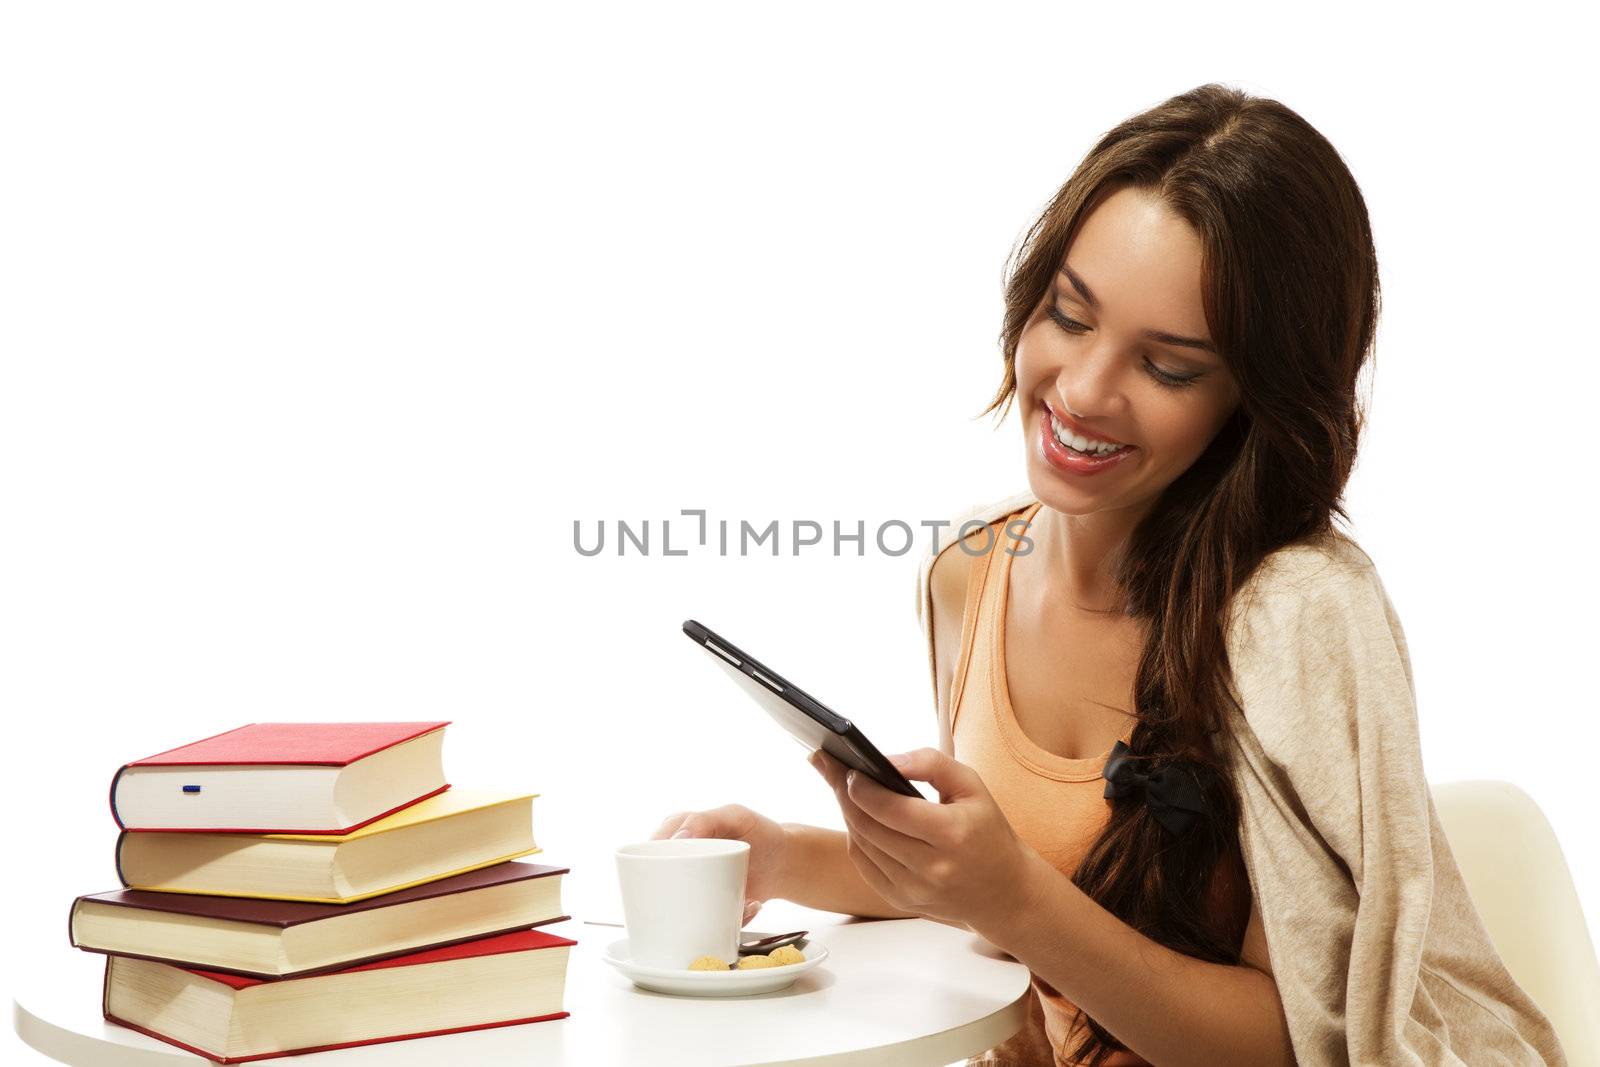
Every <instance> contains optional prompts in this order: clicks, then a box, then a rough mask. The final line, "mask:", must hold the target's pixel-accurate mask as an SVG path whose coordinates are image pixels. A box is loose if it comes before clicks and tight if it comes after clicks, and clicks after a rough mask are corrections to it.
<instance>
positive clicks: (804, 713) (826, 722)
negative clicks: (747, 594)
mask: <svg viewBox="0 0 1600 1067" xmlns="http://www.w3.org/2000/svg"><path fill="white" fill-rule="evenodd" d="M683 632H684V633H685V634H686V635H688V637H689V640H691V641H693V642H694V643H695V644H697V645H699V646H700V647H701V648H703V649H705V650H706V655H708V656H710V657H711V659H712V660H713V661H714V662H715V663H716V664H717V665H718V666H720V667H721V668H722V669H723V670H724V671H726V672H727V673H728V676H729V677H731V678H732V679H733V680H734V681H735V682H737V683H738V685H739V688H741V689H743V690H744V691H745V692H746V693H749V694H750V695H751V696H752V697H754V698H755V701H756V703H758V704H760V705H761V706H762V707H763V708H766V709H767V714H769V715H771V716H772V717H773V718H774V719H776V720H777V721H778V724H779V725H780V726H782V727H783V728H784V729H785V730H788V731H789V733H790V735H791V736H793V737H794V739H795V740H796V741H798V742H800V744H801V745H802V746H804V747H805V749H806V750H807V751H808V752H809V751H813V750H815V749H819V748H820V749H825V750H827V753H828V754H829V755H830V756H832V757H833V758H834V759H836V760H838V761H839V762H840V763H843V764H844V765H845V766H847V767H854V768H855V769H856V770H858V771H860V772H861V773H863V774H866V775H869V776H870V777H871V778H872V779H873V781H875V782H877V783H878V784H879V785H881V786H883V787H884V788H885V789H891V790H893V791H894V792H896V793H899V794H901V795H902V796H908V797H916V798H918V799H919V800H926V799H928V798H927V797H925V796H923V795H922V793H921V791H919V790H918V789H917V787H916V786H914V785H912V784H911V783H910V782H909V781H907V780H906V777H905V775H903V774H901V773H900V772H899V770H897V769H896V768H895V765H894V764H892V763H890V762H889V761H888V760H887V759H885V758H884V756H883V753H881V752H879V751H878V749H877V746H876V745H874V744H873V743H872V742H871V741H868V740H867V735H866V734H864V733H862V732H861V730H860V728H859V727H857V726H856V724H855V723H853V722H851V721H850V720H849V719H843V718H840V717H839V716H838V715H835V714H834V713H833V712H832V711H831V710H829V709H828V708H827V707H826V706H825V705H824V704H823V703H822V702H821V701H819V700H817V699H816V698H815V697H813V696H811V695H810V694H809V693H807V692H806V691H805V690H803V689H801V688H800V687H798V686H796V685H794V684H793V683H791V682H789V681H788V680H787V679H785V678H784V677H783V676H782V675H781V674H779V673H778V672H777V671H774V670H772V669H771V668H770V667H768V666H766V665H765V664H764V663H762V662H761V661H760V660H758V659H756V658H755V657H754V656H751V655H750V654H749V653H747V652H745V651H743V650H742V649H739V648H737V647H735V646H734V645H733V643H732V642H730V641H727V640H726V639H724V638H722V637H721V636H719V635H718V634H716V633H714V632H713V631H711V630H709V629H707V628H706V627H704V626H701V625H700V624H699V623H698V622H695V621H694V620H693V619H690V620H688V621H687V622H685V623H684V624H683Z"/></svg>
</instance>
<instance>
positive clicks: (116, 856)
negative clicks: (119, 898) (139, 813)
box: [111, 830, 128, 889]
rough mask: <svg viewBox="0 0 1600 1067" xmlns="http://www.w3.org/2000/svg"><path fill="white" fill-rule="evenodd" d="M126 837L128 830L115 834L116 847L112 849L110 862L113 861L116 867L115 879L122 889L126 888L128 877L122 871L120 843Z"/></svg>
mask: <svg viewBox="0 0 1600 1067" xmlns="http://www.w3.org/2000/svg"><path fill="white" fill-rule="evenodd" d="M127 839H128V831H126V830H124V831H122V832H121V833H120V834H118V835H117V847H116V848H115V849H114V850H112V853H111V856H112V862H113V863H115V864H116V867H117V881H119V882H121V883H122V888H124V889H127V888H128V879H127V876H125V875H124V874H123V873H122V843H123V842H124V841H126V840H127Z"/></svg>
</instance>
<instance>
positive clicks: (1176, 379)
mask: <svg viewBox="0 0 1600 1067" xmlns="http://www.w3.org/2000/svg"><path fill="white" fill-rule="evenodd" d="M1048 314H1049V316H1050V319H1051V321H1052V322H1054V323H1055V324H1056V325H1057V326H1059V327H1061V328H1062V329H1063V330H1065V331H1066V332H1067V333H1070V334H1074V335H1077V334H1083V333H1087V332H1088V330H1089V327H1087V326H1085V325H1084V324H1083V323H1081V322H1079V321H1078V320H1077V319H1072V318H1068V317H1067V316H1066V315H1064V314H1062V312H1061V309H1060V308H1058V307H1056V306H1055V304H1053V303H1052V304H1051V305H1050V306H1049V310H1048ZM1144 366H1145V370H1147V371H1149V373H1150V377H1152V378H1154V379H1155V380H1156V381H1158V382H1160V383H1161V384H1162V385H1169V386H1172V387H1173V388H1176V389H1181V388H1183V387H1184V386H1186V385H1193V384H1194V383H1195V382H1197V381H1198V380H1199V379H1200V377H1201V375H1199V374H1173V373H1172V372H1171V371H1165V370H1162V369H1161V368H1160V367H1158V366H1156V365H1155V364H1154V363H1151V362H1150V361H1149V360H1148V359H1146V360H1145V361H1144Z"/></svg>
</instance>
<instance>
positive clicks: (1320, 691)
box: [1227, 532, 1416, 780]
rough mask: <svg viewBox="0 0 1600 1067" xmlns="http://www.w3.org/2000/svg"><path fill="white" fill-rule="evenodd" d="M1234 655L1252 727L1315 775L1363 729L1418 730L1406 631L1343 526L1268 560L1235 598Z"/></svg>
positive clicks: (1271, 748)
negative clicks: (1343, 530)
mask: <svg viewBox="0 0 1600 1067" xmlns="http://www.w3.org/2000/svg"><path fill="white" fill-rule="evenodd" d="M1227 652H1228V668H1229V673H1230V675H1231V679H1232V682H1233V685H1234V691H1235V695H1236V696H1237V697H1238V699H1239V704H1240V710H1242V711H1243V713H1244V717H1245V720H1246V721H1247V722H1248V724H1249V726H1250V729H1251V731H1252V732H1253V734H1254V735H1255V736H1256V738H1257V739H1258V741H1259V742H1260V743H1261V745H1262V747H1263V749H1264V750H1265V751H1266V752H1267V753H1268V755H1270V756H1271V757H1272V758H1273V759H1274V760H1275V761H1276V762H1278V763H1279V764H1280V765H1283V766H1295V765H1297V764H1301V763H1303V764H1304V766H1303V767H1301V770H1302V771H1303V773H1305V774H1307V775H1309V776H1310V778H1309V779H1308V780H1314V779H1315V778H1316V776H1317V775H1319V774H1320V775H1324V776H1327V775H1330V774H1331V773H1332V768H1333V767H1334V766H1335V765H1336V760H1335V757H1334V754H1335V753H1338V752H1342V751H1345V750H1347V749H1352V748H1353V746H1355V745H1356V744H1357V740H1356V739H1357V738H1358V737H1359V736H1361V735H1362V734H1363V733H1365V734H1367V735H1368V736H1369V737H1370V736H1379V735H1382V734H1389V733H1393V732H1394V731H1397V730H1398V731H1401V732H1402V734H1403V736H1406V737H1414V735H1415V729H1416V726H1415V700H1416V691H1415V689H1414V687H1413V682H1412V671H1411V659H1410V655H1409V652H1408V649H1407V646H1406V639H1405V631H1404V630H1403V629H1402V627H1401V625H1400V618H1399V616H1398V615H1397V614H1396V612H1395V609H1394V606H1393V604H1392V603H1391V602H1390V600H1389V596H1388V593H1387V592H1386V591H1385V589H1384V586H1383V581H1382V579H1381V578H1380V577H1379V576H1378V570H1377V567H1376V565H1375V564H1374V563H1373V560H1372V557H1371V556H1369V555H1368V554H1367V553H1366V551H1365V550H1363V549H1362V548H1361V547H1360V546H1359V545H1358V544H1356V542H1355V541H1354V540H1352V539H1351V538H1350V537H1349V536H1347V535H1345V534H1343V533H1339V532H1333V533H1328V534H1324V535H1322V536H1321V537H1318V538H1316V539H1315V540H1311V541H1306V542H1297V543H1295V544H1292V545H1287V546H1284V547H1283V548H1280V549H1278V550H1277V551H1275V552H1273V553H1272V554H1270V555H1269V556H1268V557H1267V558H1266V559H1264V560H1263V561H1262V562H1261V564H1260V565H1259V566H1258V567H1257V569H1256V571H1255V572H1254V573H1253V574H1251V575H1250V577H1249V578H1248V579H1247V580H1246V581H1245V582H1244V583H1243V585H1242V586H1241V587H1240V588H1239V589H1238V590H1237V591H1236V593H1235V595H1234V599H1233V602H1232V603H1230V605H1229V622H1228V632H1227ZM1328 780H1331V779H1328Z"/></svg>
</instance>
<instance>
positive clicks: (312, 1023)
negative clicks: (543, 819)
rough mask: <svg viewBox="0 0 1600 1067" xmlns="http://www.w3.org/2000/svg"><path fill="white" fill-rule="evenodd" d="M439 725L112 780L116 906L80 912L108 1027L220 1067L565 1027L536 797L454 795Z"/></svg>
mask: <svg viewBox="0 0 1600 1067" xmlns="http://www.w3.org/2000/svg"><path fill="white" fill-rule="evenodd" d="M447 725H448V723H444V722H369V723H255V724H253V725H250V726H243V727H240V728H239V729H237V730H230V731H228V732H227V733H224V734H218V735H217V736H215V737H211V738H207V739H205V740H203V741H197V742H195V743H194V744H190V745H185V746H183V747H182V748H175V749H172V750H170V751H167V752H162V753H159V754H157V755H155V756H150V757H148V758H146V759H142V760H139V761H137V762H135V763H130V764H127V765H125V766H123V767H122V768H121V769H120V770H118V771H117V773H116V776H115V777H114V778H113V779H112V783H111V813H112V816H113V818H115V819H116V822H117V825H118V827H120V828H121V830H122V833H121V835H120V836H119V837H118V839H117V850H116V864H117V874H118V877H119V878H120V879H121V880H122V884H123V887H124V888H123V889H122V890H120V891H115V892H109V893H95V894H92V895H88V896H82V897H79V898H78V899H77V900H75V901H74V902H73V905H72V915H71V940H72V944H73V945H75V946H76V947H78V948H80V949H85V950H87V951H90V952H99V953H104V954H105V955H106V969H105V984H104V989H103V993H102V1007H103V1010H104V1013H105V1017H106V1018H107V1019H108V1020H110V1021H111V1022H114V1023H118V1024H120V1025H122V1026H127V1027H130V1028H132V1029H134V1030H138V1031H140V1032H142V1033H145V1034H148V1035H150V1036H151V1037H155V1038H159V1039H160V1040H162V1041H166V1042H169V1043H171V1044H174V1045H177V1046H179V1047H180V1048H184V1049H187V1050H189V1051H191V1052H196V1053H199V1054H200V1055H202V1056H205V1057H207V1058H209V1059H213V1060H216V1061H218V1062H220V1063H241V1062H244V1061H246V1060H257V1059H265V1058H268V1057H273V1056H288V1055H293V1054H296V1053H302V1052H316V1051H321V1050H324V1049H332V1048H343V1047H346V1046H350V1045H364V1044H372V1043H375V1042H380V1041H398V1040H402V1039H405V1038H414V1037H428V1036H432V1035H435V1034H448V1033H455V1032H458V1031H462V1030H477V1029H484V1028H487V1027H493V1026H511V1025H515V1024H518V1023H531V1022H543V1021H545V1020H549V1019H560V1018H565V1017H566V1016H567V1014H568V1013H567V1012H566V1011H565V1010H563V1007H562V1004H563V998H564V995H565V990H566V974H567V960H568V954H569V953H570V951H571V948H572V946H573V945H576V944H577V942H576V941H573V940H572V939H570V938H565V937H560V936H557V935H555V934H551V933H549V932H547V931H544V930H539V929H536V927H539V926H544V925H547V924H549V923H555V922H561V921H563V920H565V919H568V918H570V916H568V915H564V914H562V913H561V880H562V877H563V876H564V875H566V874H567V873H569V869H568V868H565V867H549V866H545V865H542V864H534V863H516V862H512V861H513V860H515V859H517V858H518V857H523V856H528V855H531V854H533V853H536V852H538V851H540V849H539V848H538V846H537V845H536V844H535V843H534V838H533V800H534V797H536V796H537V795H538V794H518V793H507V792H496V791H489V790H466V789H454V788H451V787H450V786H449V785H448V784H446V782H445V779H444V765H443V741H444V728H445V727H446V726H447Z"/></svg>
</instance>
